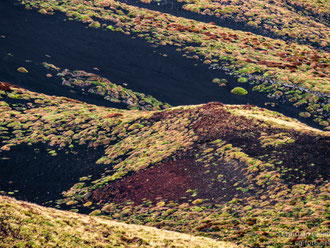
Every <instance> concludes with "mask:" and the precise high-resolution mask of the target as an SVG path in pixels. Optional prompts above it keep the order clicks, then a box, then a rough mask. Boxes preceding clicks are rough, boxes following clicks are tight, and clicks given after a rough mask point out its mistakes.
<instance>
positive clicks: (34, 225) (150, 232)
mask: <svg viewBox="0 0 330 248" xmlns="http://www.w3.org/2000/svg"><path fill="white" fill-rule="evenodd" d="M0 247H217V248H220V247H236V246H235V245H234V244H230V243H225V242H219V241H215V240H212V239H208V238H202V237H193V236H191V235H187V234H181V233H175V232H170V231H164V230H159V229H156V228H152V227H145V226H138V225H127V224H124V223H119V222H115V221H111V220H104V219H102V218H99V217H92V216H88V215H81V214H76V213H72V212H66V211H60V210H55V209H52V208H45V207H41V206H38V205H35V204H31V203H27V202H23V201H17V200H15V199H13V198H9V197H3V196H0Z"/></svg>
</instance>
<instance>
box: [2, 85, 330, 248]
mask: <svg viewBox="0 0 330 248" xmlns="http://www.w3.org/2000/svg"><path fill="white" fill-rule="evenodd" d="M6 86H7V88H3V91H1V96H2V101H1V104H0V106H1V112H2V113H3V114H2V115H1V116H2V117H1V118H2V119H1V132H2V134H1V135H2V136H1V139H2V141H1V142H2V145H1V159H2V162H3V166H2V168H1V173H0V175H1V177H2V178H1V180H0V182H1V189H2V190H4V191H6V192H8V193H9V194H14V195H17V196H18V197H20V198H23V199H29V200H33V201H35V202H39V203H42V204H48V205H52V206H54V205H55V206H56V207H58V208H64V209H68V208H70V209H71V210H72V211H82V212H85V213H91V214H92V215H105V216H107V217H108V218H110V219H119V220H122V221H126V222H129V223H138V224H144V225H151V226H156V227H160V228H164V229H170V230H176V231H181V232H187V233H192V234H198V235H204V236H205V235H206V236H209V237H213V238H218V239H220V240H230V241H233V242H235V243H238V244H244V245H247V246H256V245H257V246H267V245H274V244H278V246H284V245H291V246H295V245H296V246H298V244H297V243H296V242H297V240H298V241H301V242H304V241H308V240H310V239H311V240H312V241H315V242H325V241H326V239H325V237H323V236H321V237H319V236H313V237H307V238H306V237H298V239H296V238H297V237H292V236H288V235H287V236H286V234H287V233H289V232H290V231H292V230H296V229H299V230H301V231H306V232H307V231H309V232H313V233H323V232H324V231H325V230H326V229H327V227H328V224H329V222H328V219H327V217H326V214H325V212H326V211H327V210H326V209H327V208H326V206H327V200H328V197H329V181H328V180H329V169H328V165H329V164H330V161H329V156H328V148H329V143H330V139H329V133H328V132H323V131H320V130H317V129H313V128H311V127H308V126H306V125H304V124H302V123H300V122H298V121H296V120H294V119H291V118H287V117H285V116H283V115H281V114H278V113H276V112H272V111H268V110H265V109H262V108H258V107H254V106H251V105H223V104H221V103H209V104H203V105H196V106H181V107H174V108H169V109H166V110H162V111H136V110H118V109H112V108H106V107H100V106H94V105H91V104H86V103H82V102H79V101H76V100H72V99H68V98H63V97H56V96H47V95H44V94H37V93H34V92H31V91H28V90H25V89H21V88H17V87H13V86H10V85H6ZM23 151H24V153H23ZM27 151H29V152H27ZM78 164H79V166H77V165H78ZM311 171H312V173H311ZM29 175H31V176H29ZM45 179H46V180H45ZM73 184H74V185H73ZM72 185H73V186H72ZM41 189H43V190H41ZM62 191H65V192H64V193H63V196H64V199H63V198H62V197H61V195H60V193H61V192H62ZM36 192H38V194H36ZM36 197H37V198H36ZM61 198H62V199H61ZM46 202H48V203H46Z"/></svg>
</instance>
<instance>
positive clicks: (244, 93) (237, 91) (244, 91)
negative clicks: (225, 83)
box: [231, 87, 248, 96]
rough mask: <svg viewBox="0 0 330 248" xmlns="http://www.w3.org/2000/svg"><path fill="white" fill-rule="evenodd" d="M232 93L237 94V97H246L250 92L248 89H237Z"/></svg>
mask: <svg viewBox="0 0 330 248" xmlns="http://www.w3.org/2000/svg"><path fill="white" fill-rule="evenodd" d="M231 93H233V94H235V95H242V96H243V95H246V94H247V93H248V92H247V90H246V89H244V88H242V87H235V88H234V89H232V90H231Z"/></svg>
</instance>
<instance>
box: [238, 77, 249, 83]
mask: <svg viewBox="0 0 330 248" xmlns="http://www.w3.org/2000/svg"><path fill="white" fill-rule="evenodd" d="M237 81H238V82H239V83H246V82H247V81H248V79H247V78H246V77H240V78H239V79H238V80H237Z"/></svg>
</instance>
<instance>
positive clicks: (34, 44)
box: [0, 0, 317, 127]
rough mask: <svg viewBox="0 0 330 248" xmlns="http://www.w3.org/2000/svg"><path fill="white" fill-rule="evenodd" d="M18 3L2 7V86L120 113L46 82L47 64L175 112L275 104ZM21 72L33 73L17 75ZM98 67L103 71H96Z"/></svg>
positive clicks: (175, 58)
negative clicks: (99, 79)
mask: <svg viewBox="0 0 330 248" xmlns="http://www.w3.org/2000/svg"><path fill="white" fill-rule="evenodd" d="M14 3H15V1H11V0H3V1H1V2H0V26H1V30H0V35H2V36H3V37H5V38H3V37H0V81H4V82H8V83H11V84H18V85H20V86H21V87H23V88H27V89H29V90H33V91H36V92H41V93H46V94H50V95H60V96H67V97H71V98H77V99H79V100H83V101H86V102H89V103H93V104H97V105H104V106H111V107H120V106H116V105H113V104H110V103H109V102H108V101H106V100H104V99H102V98H101V97H95V96H85V95H81V94H80V93H79V92H74V91H72V90H70V88H68V87H66V86H62V85H61V81H60V80H59V78H57V77H53V78H47V77H46V76H45V75H46V74H47V73H49V72H47V71H46V70H45V69H44V68H42V66H41V63H42V62H44V61H46V62H49V63H52V64H55V65H56V66H58V67H61V68H63V69H64V68H68V69H70V70H85V71H87V72H94V73H97V74H99V75H100V76H103V77H106V78H108V79H109V80H110V81H112V82H113V83H117V84H123V83H127V84H128V88H130V89H132V90H134V91H137V92H142V93H145V94H149V95H152V96H154V97H155V98H156V99H158V100H160V101H163V102H167V103H169V104H171V105H174V106H177V105H188V104H200V103H207V102H210V101H220V102H223V103H226V104H247V103H249V104H254V105H257V106H260V107H264V104H265V102H272V100H271V99H269V98H266V96H263V95H262V94H260V93H257V92H252V91H251V88H252V86H249V85H245V86H244V87H247V89H248V90H249V94H248V95H246V96H239V95H234V94H231V93H230V90H231V89H232V88H234V87H236V86H242V85H241V84H240V83H237V79H236V78H234V77H233V76H230V75H227V74H226V73H225V72H224V71H220V70H210V69H208V66H207V65H204V64H202V63H201V62H198V61H195V60H189V59H186V58H184V57H183V56H182V54H181V53H179V52H177V51H176V50H175V49H176V48H175V47H169V46H167V47H159V48H153V47H151V46H150V45H149V44H148V43H146V42H145V40H142V39H138V38H137V39H132V37H130V36H127V35H124V34H122V33H119V32H111V31H105V30H99V29H93V28H87V25H85V24H83V23H80V22H76V21H69V20H67V17H66V16H65V15H63V14H61V13H57V14H56V15H54V16H48V15H41V14H39V13H38V12H36V11H31V10H25V9H24V8H23V7H22V6H17V5H15V4H14ZM163 54H167V57H163V56H162V55H163ZM49 56H50V57H49ZM26 60H29V61H31V62H29V61H28V62H26ZM196 65H198V66H196ZM20 66H24V67H25V68H26V69H28V71H29V73H28V74H22V73H19V72H17V68H18V67H20ZM95 67H96V68H99V71H95V70H93V68H95ZM214 78H226V79H227V80H228V82H229V83H228V85H227V87H219V86H218V85H216V84H214V83H212V82H211V81H212V79H214ZM267 108H270V109H274V110H276V111H279V112H281V113H284V114H285V115H287V116H291V117H295V118H298V119H299V120H301V121H303V122H305V123H308V124H309V125H311V126H315V127H317V125H316V124H315V123H313V122H312V121H311V120H306V119H304V118H300V117H299V115H298V114H299V112H301V111H300V110H299V109H297V108H295V107H292V106H290V105H288V104H279V105H278V106H277V107H275V108H271V107H270V106H269V105H268V106H267Z"/></svg>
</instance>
